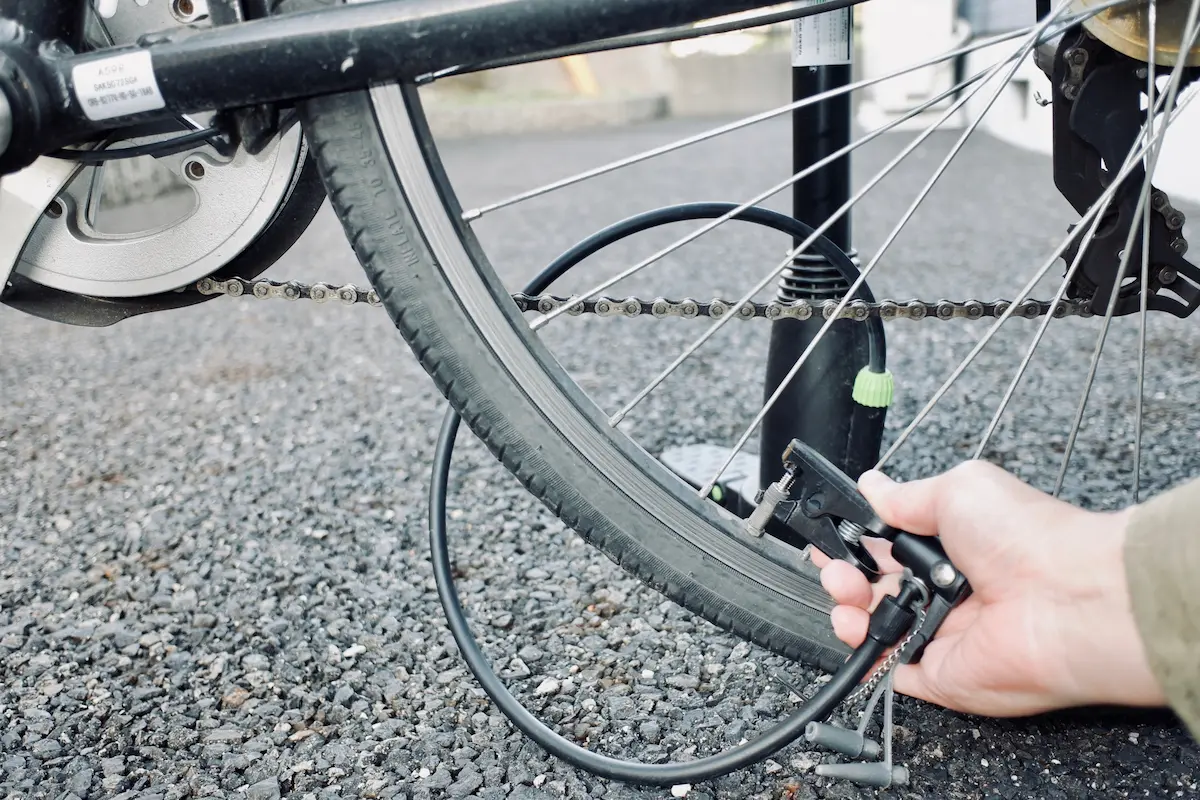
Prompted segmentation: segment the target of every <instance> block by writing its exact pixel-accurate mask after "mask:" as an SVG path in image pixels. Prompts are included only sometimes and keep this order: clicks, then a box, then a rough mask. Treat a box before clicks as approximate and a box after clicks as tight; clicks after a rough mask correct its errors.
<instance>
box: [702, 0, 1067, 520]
mask: <svg viewBox="0 0 1200 800" xmlns="http://www.w3.org/2000/svg"><path fill="white" fill-rule="evenodd" d="M1070 2H1071V0H1061V2H1060V3H1059V4H1058V5H1057V6H1056V7H1055V9H1054V11H1053V12H1052V13H1051V14H1050V15H1049V16H1048V17H1047V18H1046V19H1044V20H1043V21H1042V22H1041V23H1039V24H1038V26H1037V28H1036V29H1035V30H1034V32H1033V35H1031V36H1029V37H1028V38H1027V39H1026V40H1025V41H1023V42H1022V44H1021V46H1020V47H1019V48H1018V49H1017V51H1016V53H1014V54H1013V57H1012V58H1011V59H1009V61H1006V62H1001V63H999V64H997V65H995V66H994V67H993V68H992V70H991V71H990V72H989V75H988V80H990V79H991V78H992V77H994V76H995V75H996V74H997V73H999V71H1000V69H1001V68H1002V67H1004V65H1005V64H1006V63H1011V66H1010V67H1009V69H1008V73H1007V74H1006V75H1005V76H1004V79H1003V80H1002V81H1000V82H999V84H998V85H997V86H996V87H995V89H993V90H992V93H991V96H990V97H989V98H988V100H987V103H986V104H985V105H984V107H983V110H982V111H981V112H980V113H979V115H978V116H977V117H976V118H975V119H974V120H972V121H971V124H970V125H968V126H967V129H966V130H965V131H963V133H962V134H961V135H960V136H959V137H958V140H957V141H956V142H955V143H954V146H953V147H952V148H951V149H950V152H949V153H948V154H947V155H946V156H945V158H943V159H942V163H941V164H939V165H938V168H937V169H936V170H934V173H933V175H932V177H930V179H929V180H928V181H927V182H926V183H925V185H924V186H923V187H922V189H921V191H920V192H918V194H917V196H916V198H915V199H914V200H913V202H912V203H911V204H910V205H909V207H908V209H907V210H906V211H905V212H904V214H903V215H902V216H901V218H900V221H899V222H898V223H897V224H896V225H895V226H894V227H893V228H892V230H891V232H890V233H889V234H888V236H887V238H886V239H885V240H884V242H883V244H882V245H881V246H880V247H879V250H878V251H877V252H876V253H875V255H874V257H872V259H871V261H870V263H869V264H867V266H866V267H864V268H863V269H862V271H861V272H860V274H859V276H858V278H857V280H855V281H854V283H853V284H852V285H851V286H850V289H849V290H848V291H847V292H846V294H845V295H844V296H843V297H842V299H841V300H840V301H839V303H838V306H837V308H836V309H835V310H834V312H833V313H832V314H831V315H830V316H829V318H828V319H826V320H825V324H824V325H822V326H821V330H820V331H818V332H817V335H816V336H814V337H813V339H812V341H811V342H809V344H808V347H806V348H805V350H804V352H803V353H801V354H800V358H798V359H797V360H796V363H795V364H793V365H792V367H791V369H790V370H789V371H788V373H787V375H786V376H784V378H783V380H782V381H781V382H780V383H779V386H778V387H777V388H776V389H775V391H774V393H772V395H771V396H770V397H769V398H768V399H767V402H766V403H764V404H763V407H762V408H761V409H760V410H759V412H758V414H756V415H755V417H754V419H753V420H752V421H751V422H750V424H749V425H748V426H747V427H746V429H745V430H744V431H743V432H742V435H741V436H740V437H739V438H738V440H737V442H736V443H735V444H734V446H733V449H732V450H731V451H730V453H729V457H728V458H727V459H726V461H725V463H724V464H722V465H721V467H720V468H719V469H718V470H717V472H716V474H715V475H714V476H713V477H712V478H711V479H710V480H709V482H708V483H707V484H706V485H705V487H704V488H703V489H702V490H701V496H707V494H708V493H709V492H711V491H712V487H713V486H715V485H716V483H717V481H718V480H720V477H721V474H722V473H724V472H725V470H726V469H727V468H728V467H729V465H730V463H732V462H733V459H734V458H735V457H736V456H737V454H738V453H740V452H741V450H742V448H743V447H745V446H746V443H747V442H748V441H750V437H751V436H753V435H754V432H755V431H756V430H758V426H759V425H761V424H762V421H763V419H765V418H766V416H767V414H768V413H770V410H771V409H772V408H774V406H775V403H777V402H778V401H779V398H780V397H782V396H783V393H784V392H785V391H786V390H787V387H788V385H789V384H790V383H791V382H792V380H793V379H794V378H795V377H796V375H797V374H799V372H800V370H801V368H803V366H804V365H805V364H806V363H807V362H808V359H809V357H810V356H811V355H812V353H813V352H814V351H815V350H816V348H817V346H818V345H819V344H820V343H821V341H822V340H823V339H824V338H825V335H826V334H827V333H828V332H829V330H830V329H831V328H832V327H833V324H834V322H836V321H837V320H838V319H839V317H840V316H841V313H842V311H843V310H844V309H845V308H846V306H847V305H848V304H849V303H850V302H851V299H852V298H853V297H854V296H855V294H856V293H857V292H858V290H859V288H860V287H861V286H862V285H863V284H864V283H866V280H867V278H868V277H869V276H870V275H871V272H872V271H874V269H875V268H876V267H877V266H878V265H879V262H880V261H881V260H882V259H883V256H884V254H886V253H887V251H888V248H890V247H891V245H892V243H893V242H895V240H896V237H898V236H899V235H900V232H901V231H902V230H903V229H904V227H905V226H906V225H908V222H909V220H911V219H912V217H913V215H914V214H915V213H916V212H917V209H918V208H920V207H921V204H922V203H923V202H925V199H926V198H927V197H928V196H929V193H930V192H932V191H933V187H934V186H936V185H937V182H938V181H939V180H941V177H942V175H944V174H945V172H946V170H947V169H949V167H950V165H951V164H952V163H953V162H954V159H955V158H956V157H957V156H958V154H959V152H961V151H962V148H963V146H965V145H966V143H967V140H968V139H969V138H970V137H971V134H973V133H974V132H975V130H976V129H977V128H978V127H979V124H980V123H981V122H982V121H983V118H984V116H985V115H986V114H987V112H988V111H989V110H990V109H991V107H992V106H993V105H994V104H995V102H996V99H997V98H999V97H1000V94H1001V92H1003V91H1004V88H1005V87H1006V86H1008V83H1009V81H1010V80H1011V79H1012V76H1013V75H1014V74H1016V71H1017V69H1018V68H1019V67H1020V65H1021V61H1022V60H1023V59H1024V58H1025V57H1026V56H1027V55H1028V54H1029V53H1030V52H1031V51H1032V50H1033V48H1034V47H1035V46H1036V45H1037V42H1038V40H1039V39H1040V37H1041V34H1042V33H1043V32H1044V31H1045V30H1046V29H1047V28H1049V27H1050V26H1051V25H1052V24H1053V23H1054V21H1055V19H1057V18H1058V17H1059V16H1060V15H1061V14H1062V12H1063V11H1065V10H1066V9H1067V7H1068V6H1069V5H1070ZM984 85H986V81H985V82H984V83H982V84H980V85H979V86H978V87H976V91H978V89H980V88H982V87H983V86H984ZM973 95H974V92H973V93H972V95H971V96H973ZM969 99H970V97H964V98H962V99H961V100H960V103H966V102H967V100H969ZM956 110H957V106H951V108H950V110H949V111H948V112H947V115H949V114H951V113H953V112H954V111H956ZM946 118H948V116H946V117H944V118H943V119H946ZM940 122H941V120H939V123H940ZM935 124H938V123H935ZM851 200H852V201H853V198H851Z"/></svg>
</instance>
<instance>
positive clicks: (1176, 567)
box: [1125, 481, 1200, 740]
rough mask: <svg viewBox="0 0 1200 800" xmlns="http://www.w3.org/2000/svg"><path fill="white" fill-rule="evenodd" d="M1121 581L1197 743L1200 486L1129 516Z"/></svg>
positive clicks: (1154, 662)
mask: <svg viewBox="0 0 1200 800" xmlns="http://www.w3.org/2000/svg"><path fill="white" fill-rule="evenodd" d="M1125 575H1126V580H1127V582H1128V586H1129V598H1130V602H1131V606H1132V610H1133V615H1134V619H1135V620H1136V622H1137V627H1138V632H1139V633H1140V635H1141V639H1142V643H1143V644H1144V646H1145V651H1146V656H1147V658H1148V660H1149V663H1150V668H1151V670H1152V671H1153V673H1154V676H1155V678H1157V680H1158V682H1159V684H1160V685H1161V686H1162V689H1163V692H1164V694H1165V695H1166V697H1167V700H1168V702H1169V703H1170V704H1171V707H1172V708H1173V709H1174V710H1175V712H1176V713H1177V714H1178V715H1179V716H1180V717H1181V718H1182V719H1183V721H1184V722H1185V723H1186V724H1187V726H1188V729H1189V730H1190V731H1191V733H1192V736H1193V737H1195V738H1197V739H1198V740H1200V591H1198V590H1200V481H1193V482H1191V483H1188V484H1186V485H1184V486H1180V487H1178V488H1176V489H1174V490H1172V491H1170V492H1168V493H1166V494H1164V495H1161V496H1159V497H1156V498H1155V499H1154V500H1151V501H1150V502H1148V503H1146V504H1144V505H1142V506H1140V507H1138V508H1137V509H1136V510H1134V512H1133V514H1132V516H1131V517H1130V520H1129V524H1128V527H1127V529H1126V538H1125Z"/></svg>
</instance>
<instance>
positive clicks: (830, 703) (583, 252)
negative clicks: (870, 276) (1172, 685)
mask: <svg viewBox="0 0 1200 800" xmlns="http://www.w3.org/2000/svg"><path fill="white" fill-rule="evenodd" d="M735 207H736V206H730V205H727V204H721V203H707V204H694V205H691V206H674V207H672V208H669V209H660V210H659V211H652V212H649V213H648V214H642V215H639V216H638V217H633V218H630V219H628V220H625V221H624V222H622V223H618V224H617V225H616V226H613V227H611V228H608V229H606V231H602V232H601V233H600V234H597V235H596V236H594V237H592V238H591V239H588V240H585V241H584V242H581V243H580V244H579V245H578V246H576V247H575V248H573V249H572V250H571V251H570V252H569V253H567V254H565V255H564V256H563V257H561V258H559V259H558V260H556V261H555V262H554V263H552V264H550V265H549V266H548V267H547V268H546V269H545V270H543V271H542V273H541V274H540V275H538V276H537V277H536V278H535V279H534V280H533V281H531V282H530V284H529V285H528V286H527V287H526V289H525V291H526V293H527V294H540V293H542V292H544V291H546V289H547V288H549V286H550V284H552V283H553V282H554V281H555V280H557V279H558V278H560V277H561V276H562V275H563V273H565V272H566V271H567V270H569V269H570V268H571V267H573V266H574V265H575V264H578V263H579V262H580V261H582V260H583V259H584V258H586V257H587V255H590V254H592V253H594V252H596V250H598V249H600V248H601V247H603V246H605V241H606V239H605V233H606V232H607V234H608V236H607V241H608V242H611V241H615V239H613V238H612V236H613V233H612V232H613V231H614V229H620V231H624V232H623V233H621V235H620V236H617V238H621V236H628V235H630V234H632V233H636V232H637V231H639V230H646V229H648V228H652V227H655V226H656V225H662V224H666V222H668V221H679V220H681V219H695V218H697V217H698V216H699V214H700V212H706V213H709V212H715V213H712V216H714V217H718V216H721V215H722V214H725V213H728V211H729V210H731V209H732V208H735ZM745 214H746V216H745V217H739V219H742V218H744V219H746V220H747V221H760V222H761V221H763V220H765V219H768V218H770V219H771V220H772V221H771V222H765V223H764V224H770V225H772V227H774V224H773V223H774V222H777V221H778V220H776V219H775V218H774V217H768V216H765V215H764V212H763V210H761V209H748V210H747V212H745ZM765 214H766V215H772V214H775V212H765ZM680 215H683V216H680ZM778 217H781V218H783V219H785V220H788V224H789V225H792V226H795V225H803V223H797V222H796V220H794V219H792V218H791V217H786V216H784V215H782V214H779V215H778ZM804 227H805V228H808V226H804ZM808 230H809V231H810V233H809V234H806V236H807V235H811V230H812V229H811V228H808ZM787 232H789V233H791V232H792V231H790V230H789V231H787ZM826 241H828V240H826ZM817 244H820V240H818V243H817ZM828 246H829V247H831V248H833V249H834V250H837V252H838V253H841V250H840V249H838V248H837V247H836V245H833V244H832V242H830V243H829V245H828ZM814 247H816V245H814ZM821 247H822V248H825V246H824V245H821ZM819 252H820V250H819ZM831 254H832V251H831ZM841 255H842V258H844V259H845V261H846V262H849V258H846V257H845V254H844V253H842V254H841ZM830 261H831V262H834V261H835V259H834V258H830ZM850 267H851V269H853V264H850ZM854 277H857V272H856V273H855V275H854ZM850 279H851V280H853V278H850ZM862 293H863V294H866V295H867V296H868V297H869V290H867V288H866V287H865V286H864V287H863V289H862ZM880 338H881V340H882V337H880ZM461 421H462V418H461V417H460V416H459V415H458V412H456V411H455V410H454V409H449V410H448V411H447V412H446V418H445V420H444V421H443V422H442V430H441V433H440V434H439V436H438V442H437V450H436V452H435V454H434V458H433V480H432V481H431V483H430V486H429V546H430V551H431V554H432V562H433V578H434V581H435V582H436V583H437V590H438V598H439V599H440V600H441V603H442V609H443V610H444V611H445V613H446V620H447V622H448V624H449V628H450V633H451V635H453V636H454V641H455V642H456V643H457V644H458V649H459V652H460V653H461V654H462V657H463V660H464V661H465V662H466V664H467V667H468V668H469V669H470V670H471V673H472V674H473V675H474V676H475V679H476V680H478V681H479V685H480V686H481V687H482V688H483V690H484V691H485V692H486V693H487V695H488V697H490V698H491V699H492V702H494V703H495V704H496V707H497V708H499V709H500V711H501V712H502V713H503V714H504V716H506V717H508V719H509V720H510V721H511V722H512V723H513V725H515V726H516V727H517V729H518V730H520V731H521V732H522V733H524V734H525V735H526V736H528V737H529V738H530V739H532V740H533V741H535V742H537V743H538V745H539V746H540V747H541V748H542V749H544V750H545V751H546V752H547V753H550V754H551V755H553V756H555V757H557V758H560V759H562V760H563V761H566V762H567V763H569V764H571V765H573V766H575V767H578V768H579V769H582V770H586V771H587V772H590V773H593V774H595V775H599V776H600V777H603V778H607V779H609V780H616V781H623V782H626V783H635V784H647V785H652V786H675V785H677V784H682V783H698V782H700V781H705V780H711V779H712V778H717V777H720V776H721V775H726V774H728V773H730V772H735V771H737V770H739V769H743V768H745V767H748V766H751V765H752V764H756V763H758V762H759V761H762V760H763V759H765V758H769V757H770V756H771V755H772V754H774V753H776V752H777V751H779V750H780V749H782V748H784V747H786V746H787V745H789V744H791V743H792V742H793V741H795V740H796V739H798V738H800V737H801V736H802V735H804V730H805V728H806V727H807V725H808V724H809V723H810V722H817V721H821V720H824V719H825V718H827V717H828V716H829V715H830V714H831V713H832V712H833V710H834V709H835V708H837V706H838V705H839V704H840V703H841V702H842V701H843V700H844V699H845V698H846V696H847V695H849V694H850V692H852V691H853V690H854V688H855V687H856V686H858V684H859V682H860V681H862V679H863V678H864V677H866V674H867V672H868V671H869V670H870V669H871V667H872V666H873V665H874V664H875V662H876V661H877V660H878V659H879V657H880V656H881V655H882V654H883V651H884V649H885V645H883V644H881V643H878V642H876V641H874V640H873V639H870V638H868V639H866V641H865V642H864V643H863V644H862V646H860V647H859V648H858V649H857V650H855V651H854V653H853V654H851V656H850V658H849V659H848V660H847V661H846V663H845V664H843V665H842V668H841V669H839V670H838V671H837V672H836V673H835V674H834V676H833V677H832V678H831V679H830V680H829V682H828V683H826V684H825V685H824V686H822V687H821V688H820V689H819V690H818V691H817V693H816V695H814V696H813V698H812V699H811V700H809V701H808V702H807V703H805V704H804V705H803V706H801V707H800V708H799V709H797V710H796V711H795V712H793V713H792V715H791V716H790V717H788V718H787V719H785V720H784V721H783V722H781V723H779V724H778V725H776V726H775V727H774V728H772V729H771V730H769V731H768V732H767V733H765V734H763V735H762V736H760V737H758V738H757V739H755V740H754V741H751V742H747V743H746V744H743V745H740V746H738V747H734V748H732V749H730V750H726V751H725V752H724V753H720V754H718V755H715V756H708V757H707V758H701V759H698V760H696V761H689V762H685V763H679V764H643V763H640V762H637V761H622V760H620V759H616V758H610V757H608V756H603V755H600V754H599V753H593V752H592V751H591V750H587V749H585V748H583V747H580V746H579V745H577V744H575V743H574V742H571V741H569V740H567V739H565V738H563V737H562V736H560V735H559V734H557V733H556V732H554V731H553V730H551V729H550V728H549V727H547V726H546V725H545V724H544V723H542V722H541V721H540V720H539V719H537V718H536V717H534V716H533V714H531V713H530V712H529V711H528V710H527V709H526V708H525V707H524V706H523V705H521V703H520V701H519V700H517V698H515V697H513V695H512V693H511V692H509V691H508V688H507V687H506V686H505V685H504V683H503V682H502V681H501V680H500V678H499V676H497V675H496V673H495V671H493V670H492V667H491V665H490V664H489V663H488V659H487V656H486V655H484V652H483V650H482V649H481V648H480V647H479V643H478V642H477V641H476V640H475V636H474V634H472V633H471V627H470V625H469V624H468V622H467V617H466V614H465V613H464V612H463V608H462V601H461V600H460V599H459V596H458V590H457V588H456V587H455V585H454V575H453V572H452V570H451V566H450V543H449V534H448V531H447V525H446V499H447V486H448V484H449V480H450V466H451V463H452V460H453V457H454V442H455V438H456V437H457V435H458V427H459V424H460V422H461Z"/></svg>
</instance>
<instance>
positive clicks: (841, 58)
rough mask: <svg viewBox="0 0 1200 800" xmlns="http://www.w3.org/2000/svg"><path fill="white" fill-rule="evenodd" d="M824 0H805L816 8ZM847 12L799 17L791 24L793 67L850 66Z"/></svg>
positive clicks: (844, 9) (849, 30)
mask: <svg viewBox="0 0 1200 800" xmlns="http://www.w3.org/2000/svg"><path fill="white" fill-rule="evenodd" d="M824 2H825V0H806V2H805V5H809V6H815V5H820V4H821V3H824ZM851 24H852V23H851V19H850V9H849V8H843V9H841V10H838V11H827V12H825V13H824V14H813V15H812V16H809V17H801V18H800V19H798V20H794V21H793V22H792V66H793V67H823V66H828V65H830V64H849V63H850V62H851V54H850V34H851Z"/></svg>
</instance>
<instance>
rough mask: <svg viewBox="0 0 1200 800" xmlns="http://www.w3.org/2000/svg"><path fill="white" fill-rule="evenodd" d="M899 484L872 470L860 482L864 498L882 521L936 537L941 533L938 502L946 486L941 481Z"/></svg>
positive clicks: (933, 479) (912, 531) (931, 479)
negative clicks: (938, 530) (943, 487)
mask: <svg viewBox="0 0 1200 800" xmlns="http://www.w3.org/2000/svg"><path fill="white" fill-rule="evenodd" d="M940 477H942V476H938V478H926V479H923V480H919V481H912V482H910V483H903V484H902V483H896V482H895V481H893V480H892V479H891V478H889V477H888V476H886V475H884V474H883V473H882V472H879V471H878V470H869V471H867V472H864V473H863V474H862V477H860V478H859V479H858V488H859V489H860V490H861V491H862V493H863V497H865V498H867V502H868V503H870V504H871V506H872V507H873V508H874V509H875V513H877V514H879V517H880V519H882V520H883V521H884V522H886V523H887V524H888V525H891V526H892V527H893V528H899V529H900V530H903V531H908V532H909V533H916V534H921V535H925V536H932V535H934V534H936V533H937V506H938V504H937V498H938V495H939V494H940V492H941V489H942V484H941V483H939V482H938V480H939V478H940Z"/></svg>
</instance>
